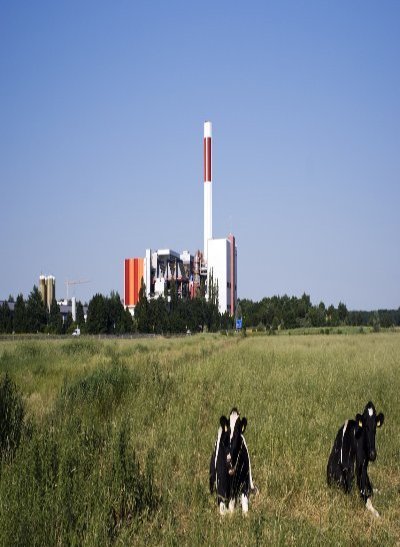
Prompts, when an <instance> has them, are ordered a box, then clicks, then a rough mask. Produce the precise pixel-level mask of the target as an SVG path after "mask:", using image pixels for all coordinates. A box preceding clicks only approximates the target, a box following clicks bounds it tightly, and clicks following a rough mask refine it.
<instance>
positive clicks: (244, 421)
mask: <svg viewBox="0 0 400 547" xmlns="http://www.w3.org/2000/svg"><path fill="white" fill-rule="evenodd" d="M241 426H242V433H244V431H245V429H246V427H247V418H246V417H245V416H243V418H242V419H241Z"/></svg>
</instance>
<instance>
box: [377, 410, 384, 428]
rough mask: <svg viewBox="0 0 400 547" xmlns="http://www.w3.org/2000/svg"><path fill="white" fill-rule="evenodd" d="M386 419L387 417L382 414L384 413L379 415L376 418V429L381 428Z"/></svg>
mask: <svg viewBox="0 0 400 547" xmlns="http://www.w3.org/2000/svg"><path fill="white" fill-rule="evenodd" d="M384 419H385V415H384V414H382V412H381V413H380V414H378V416H377V417H376V427H381V426H382V425H383V421H384Z"/></svg>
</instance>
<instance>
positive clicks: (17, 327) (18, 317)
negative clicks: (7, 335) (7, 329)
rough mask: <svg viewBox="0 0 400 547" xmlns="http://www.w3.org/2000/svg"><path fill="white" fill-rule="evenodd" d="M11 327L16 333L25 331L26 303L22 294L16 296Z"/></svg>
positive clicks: (26, 327)
mask: <svg viewBox="0 0 400 547" xmlns="http://www.w3.org/2000/svg"><path fill="white" fill-rule="evenodd" d="M13 328H14V331H15V332H17V333H19V334H20V333H22V332H27V330H28V326H27V318H26V304H25V301H24V297H23V296H22V294H19V295H18V296H17V300H16V302H15V306H14V317H13Z"/></svg>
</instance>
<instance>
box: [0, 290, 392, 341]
mask: <svg viewBox="0 0 400 547" xmlns="http://www.w3.org/2000/svg"><path fill="white" fill-rule="evenodd" d="M9 300H12V299H11V297H10V299H9ZM236 315H237V316H239V317H242V318H243V326H244V327H256V328H262V329H267V330H276V329H278V328H279V329H292V328H306V327H327V326H328V327H329V326H332V327H335V326H339V325H357V326H368V325H371V326H373V327H374V328H376V327H381V326H382V327H391V326H400V308H399V309H398V310H379V311H376V312H367V311H348V310H347V307H346V305H345V304H343V303H342V302H341V303H339V305H338V307H337V308H335V307H334V306H333V305H330V306H329V307H326V306H325V304H324V303H323V302H320V303H319V304H318V305H314V306H313V305H312V303H311V299H310V296H309V295H307V294H303V296H302V297H301V298H297V297H295V296H292V297H289V296H287V295H284V296H273V297H271V298H263V299H262V300H261V301H260V302H253V301H252V300H247V299H244V300H241V301H240V302H239V305H238V311H237V314H236ZM233 323H234V320H233V318H232V317H230V315H229V314H228V313H225V314H223V315H221V314H220V313H219V311H218V286H216V287H215V286H214V284H213V283H211V284H210V288H209V294H208V298H207V299H206V297H205V290H204V287H202V288H201V290H200V291H199V294H198V295H197V297H196V298H193V299H190V298H180V297H179V295H178V293H177V290H176V286H175V284H174V283H172V284H171V287H170V290H169V291H168V294H167V293H166V294H165V296H164V297H160V298H157V299H151V300H147V298H146V290H145V286H144V284H142V286H141V289H140V291H139V301H138V303H137V305H136V308H135V317H134V318H132V316H131V314H130V313H129V311H128V310H125V309H124V307H123V305H122V303H121V299H120V296H119V294H118V293H117V292H112V293H111V294H110V296H103V295H101V294H96V295H94V296H93V298H92V299H91V300H90V302H89V305H88V308H87V318H86V321H85V317H84V308H83V305H82V303H81V302H77V307H76V322H73V320H72V315H71V313H68V314H67V315H66V316H64V317H63V316H62V314H61V312H60V307H59V305H58V304H57V302H56V301H55V300H53V302H52V304H51V306H50V310H49V311H48V310H47V309H46V307H45V305H44V303H43V300H42V297H41V294H40V292H39V290H38V288H37V287H36V286H34V287H33V290H32V292H31V293H30V295H29V297H28V299H27V301H26V302H25V301H24V298H23V296H22V294H20V295H18V297H17V299H16V301H15V303H14V311H13V312H12V311H11V309H10V306H9V305H8V303H7V302H4V303H3V304H2V306H0V333H12V332H15V333H30V332H32V333H36V332H46V333H51V334H66V333H71V332H72V331H73V329H74V328H75V327H77V326H79V327H80V329H81V332H82V333H85V332H86V333H88V334H117V335H118V334H125V333H132V332H137V331H138V332H140V333H153V334H162V333H184V332H186V331H187V330H190V331H191V332H199V331H204V330H207V331H210V332H215V331H218V330H219V329H224V330H225V329H230V328H233V326H234V324H233Z"/></svg>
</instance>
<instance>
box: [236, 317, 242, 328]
mask: <svg viewBox="0 0 400 547" xmlns="http://www.w3.org/2000/svg"><path fill="white" fill-rule="evenodd" d="M241 328H242V318H240V319H236V330H240V329H241Z"/></svg>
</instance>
